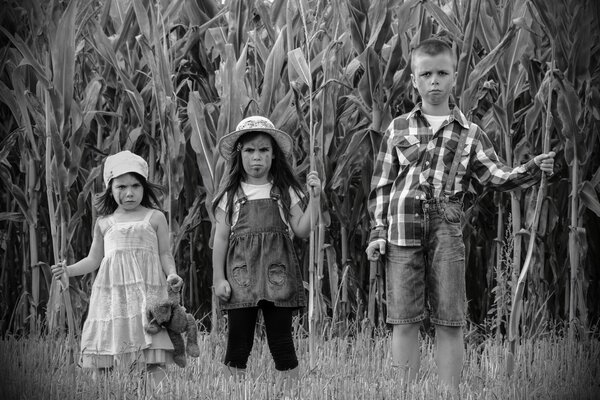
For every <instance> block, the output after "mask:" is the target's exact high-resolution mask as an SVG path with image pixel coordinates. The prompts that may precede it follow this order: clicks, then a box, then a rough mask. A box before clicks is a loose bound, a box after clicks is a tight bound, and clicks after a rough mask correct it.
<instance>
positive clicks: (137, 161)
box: [103, 150, 148, 187]
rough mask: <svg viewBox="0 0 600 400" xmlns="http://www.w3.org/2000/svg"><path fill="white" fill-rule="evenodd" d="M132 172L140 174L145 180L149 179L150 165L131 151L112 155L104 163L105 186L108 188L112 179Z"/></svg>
mask: <svg viewBox="0 0 600 400" xmlns="http://www.w3.org/2000/svg"><path fill="white" fill-rule="evenodd" d="M130 172H135V173H138V174H140V175H141V176H143V177H144V179H148V163H147V162H146V160H144V159H143V158H142V157H140V156H138V155H137V154H133V153H132V152H130V151H129V150H124V151H121V152H119V153H116V154H113V155H110V156H108V157H106V161H105V162H104V175H103V178H104V185H106V187H108V184H109V183H110V180H111V179H113V178H116V177H118V176H121V175H123V174H127V173H130Z"/></svg>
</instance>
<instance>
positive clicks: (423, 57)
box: [411, 52, 456, 114]
mask: <svg viewBox="0 0 600 400" xmlns="http://www.w3.org/2000/svg"><path fill="white" fill-rule="evenodd" d="M412 68H413V73H412V74H411V79H412V82H413V85H414V87H415V88H416V89H417V90H418V92H419V94H420V95H421V98H422V100H423V111H424V112H425V113H427V114H430V113H432V111H434V110H440V111H443V112H444V113H447V111H449V109H448V99H449V97H450V94H451V92H452V88H453V87H454V83H455V82H456V71H455V69H456V68H455V65H454V59H453V57H452V54H450V53H449V52H442V53H438V54H436V55H429V54H426V53H424V52H418V53H416V54H414V55H413V60H412ZM432 109H433V110H432Z"/></svg>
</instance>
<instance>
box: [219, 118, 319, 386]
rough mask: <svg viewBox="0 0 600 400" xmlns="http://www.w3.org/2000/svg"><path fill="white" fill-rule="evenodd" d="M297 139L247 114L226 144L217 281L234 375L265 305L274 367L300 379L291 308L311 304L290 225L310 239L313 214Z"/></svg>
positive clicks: (313, 193)
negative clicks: (298, 172)
mask: <svg viewBox="0 0 600 400" xmlns="http://www.w3.org/2000/svg"><path fill="white" fill-rule="evenodd" d="M292 144H293V143H292V139H291V138H290V136H289V135H287V134H286V133H285V132H282V131H280V130H278V129H276V128H275V127H274V126H273V124H272V123H271V121H269V120H268V119H267V118H264V117H259V116H253V117H249V118H246V119H244V120H243V121H241V122H240V123H239V124H238V126H237V129H236V130H235V131H234V132H231V133H229V134H228V135H225V136H223V137H222V138H221V140H220V141H219V152H220V153H221V155H222V156H223V157H224V158H225V159H226V160H227V161H228V162H229V175H228V176H227V179H226V181H225V183H224V185H223V187H222V189H221V191H220V193H219V194H218V195H217V196H216V197H215V200H214V203H213V210H214V211H215V216H216V221H217V222H216V231H215V240H214V248H213V285H214V291H215V294H216V295H217V297H218V298H219V299H220V303H221V308H222V309H224V310H226V311H227V313H228V328H229V333H228V340H227V350H226V354H225V359H224V363H225V365H226V366H227V367H228V370H229V371H230V372H232V373H233V374H243V372H244V371H245V369H246V364H247V360H248V357H249V355H250V352H251V350H252V343H253V340H254V327H255V324H256V317H257V313H258V310H259V309H261V310H262V313H263V317H264V321H265V328H266V333H267V342H268V345H269V349H270V351H271V354H272V356H273V359H274V361H275V369H277V370H278V371H282V372H284V376H285V377H286V378H288V377H289V378H297V377H298V359H297V357H296V351H295V348H294V343H293V340H292V313H293V311H294V310H295V309H298V308H300V307H302V306H304V303H305V296H304V289H303V283H302V276H301V271H300V267H299V265H298V260H297V258H296V254H295V252H294V246H293V244H292V240H291V236H290V232H289V230H290V229H291V231H292V232H293V233H294V234H295V235H296V236H298V237H306V236H308V234H309V232H310V215H309V212H305V211H303V209H302V208H301V202H300V198H301V196H302V187H301V185H300V183H299V182H298V179H297V178H296V176H295V175H294V172H293V170H292V168H291V166H290V163H289V161H288V160H290V159H291V158H292ZM306 182H307V186H308V188H309V189H310V190H309V192H310V197H309V206H308V207H307V210H308V209H309V208H310V203H311V202H313V201H319V197H320V193H321V182H320V180H319V177H318V175H317V173H316V172H314V171H313V172H310V173H309V174H308V175H307V178H306ZM288 381H289V380H288Z"/></svg>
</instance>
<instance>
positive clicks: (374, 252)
mask: <svg viewBox="0 0 600 400" xmlns="http://www.w3.org/2000/svg"><path fill="white" fill-rule="evenodd" d="M385 244H386V241H385V239H377V240H373V241H372V242H371V243H369V245H368V246H367V250H365V252H366V253H367V258H368V259H369V260H371V261H377V260H379V255H380V254H385Z"/></svg>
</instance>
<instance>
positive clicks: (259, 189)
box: [217, 182, 300, 232]
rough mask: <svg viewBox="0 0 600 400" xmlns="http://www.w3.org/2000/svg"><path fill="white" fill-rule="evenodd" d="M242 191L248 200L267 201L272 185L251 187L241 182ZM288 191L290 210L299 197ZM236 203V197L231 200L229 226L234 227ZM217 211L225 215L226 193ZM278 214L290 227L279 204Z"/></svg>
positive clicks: (292, 190) (236, 212) (236, 217)
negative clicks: (231, 207)
mask: <svg viewBox="0 0 600 400" xmlns="http://www.w3.org/2000/svg"><path fill="white" fill-rule="evenodd" d="M241 185H242V189H243V190H244V193H245V194H246V198H247V199H248V200H260V199H269V198H271V188H272V187H273V184H272V183H270V182H269V183H265V184H263V185H252V184H250V183H246V182H242V183H241ZM289 191H290V209H292V207H294V206H295V205H296V204H298V203H299V202H300V197H298V195H297V194H296V191H295V190H294V189H292V188H291V187H290V188H289ZM236 201H237V195H236V197H235V198H234V199H233V204H234V205H233V207H234V208H233V213H232V214H231V226H233V225H235V223H236V222H237V219H238V215H239V213H240V205H239V203H236ZM217 208H218V209H220V210H221V211H223V212H224V213H225V214H227V193H225V194H224V195H223V197H222V198H221V200H220V201H219V205H218V206H217ZM279 213H280V215H281V219H282V220H283V221H284V222H285V223H286V224H287V225H288V228H290V225H289V223H288V220H287V217H286V216H285V214H284V212H283V207H282V206H281V204H280V205H279ZM289 230H290V232H291V228H290V229H289Z"/></svg>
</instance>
